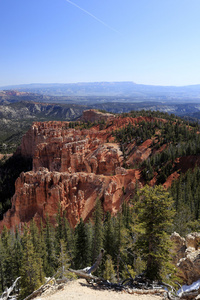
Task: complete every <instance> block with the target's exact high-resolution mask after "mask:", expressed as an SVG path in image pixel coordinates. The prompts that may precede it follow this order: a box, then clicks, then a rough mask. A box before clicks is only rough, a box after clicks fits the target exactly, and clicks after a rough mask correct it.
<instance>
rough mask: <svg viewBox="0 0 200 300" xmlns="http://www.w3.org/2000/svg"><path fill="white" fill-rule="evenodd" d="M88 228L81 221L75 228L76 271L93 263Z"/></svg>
mask: <svg viewBox="0 0 200 300" xmlns="http://www.w3.org/2000/svg"><path fill="white" fill-rule="evenodd" d="M89 250H90V244H89V235H88V226H87V224H85V223H84V222H83V220H82V219H80V222H79V223H78V225H77V226H76V228H75V257H74V264H75V268H76V269H83V268H85V267H86V266H89V265H90V263H91V253H90V251H89Z"/></svg>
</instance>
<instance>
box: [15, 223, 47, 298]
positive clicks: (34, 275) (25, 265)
mask: <svg viewBox="0 0 200 300" xmlns="http://www.w3.org/2000/svg"><path fill="white" fill-rule="evenodd" d="M22 240H23V256H22V264H21V268H20V274H21V290H20V298H21V299H23V298H25V297H26V296H28V295H29V294H31V293H32V292H33V291H34V290H36V289H37V288H39V287H40V285H41V284H42V283H43V282H44V273H43V267H42V260H41V259H40V258H38V255H37V254H36V253H35V251H34V246H33V244H32V241H31V237H30V233H29V232H28V229H27V227H25V228H24V235H23V238H22Z"/></svg>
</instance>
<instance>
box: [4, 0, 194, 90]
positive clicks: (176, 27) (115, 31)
mask: <svg viewBox="0 0 200 300" xmlns="http://www.w3.org/2000/svg"><path fill="white" fill-rule="evenodd" d="M71 2H73V3H74V4H76V5H77V6H79V7H77V6H75V5H73V4H72V3H70V1H69V2H68V1H67V0H33V1H31V0H0V12H1V17H0V37H1V46H0V70H1V72H0V86H4V85H10V84H23V83H68V82H94V81H134V82H136V83H143V84H152V85H188V84H200V17H199V13H200V0H123V1H122V0H72V1H71Z"/></svg>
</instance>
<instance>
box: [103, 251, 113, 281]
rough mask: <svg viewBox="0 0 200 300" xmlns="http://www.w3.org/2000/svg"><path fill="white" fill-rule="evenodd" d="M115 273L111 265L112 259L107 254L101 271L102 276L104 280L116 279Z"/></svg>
mask: <svg viewBox="0 0 200 300" xmlns="http://www.w3.org/2000/svg"><path fill="white" fill-rule="evenodd" d="M115 277H116V274H115V269H114V265H113V261H112V258H111V256H110V255H107V258H106V261H105V270H104V272H103V278H104V279H106V280H109V281H111V282H115V281H116V278H115Z"/></svg>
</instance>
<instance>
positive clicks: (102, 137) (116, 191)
mask: <svg viewBox="0 0 200 300" xmlns="http://www.w3.org/2000/svg"><path fill="white" fill-rule="evenodd" d="M89 114H91V111H90V112H89ZM93 117H94V112H92V118H93ZM101 117H102V114H101ZM107 117H108V118H107ZM106 118H107V119H106V120H107V121H106V122H107V123H106V126H104V129H102V130H101V129H100V126H101V124H96V125H94V126H93V127H92V128H89V129H83V128H80V126H78V127H77V128H73V129H72V128H69V123H68V122H56V121H52V122H36V123H34V124H33V125H32V127H31V128H30V130H29V131H28V132H27V134H26V135H25V136H24V137H23V139H22V144H21V148H20V153H21V154H22V155H23V156H25V157H32V158H33V170H32V171H31V172H27V173H22V174H21V176H20V177H19V178H18V179H17V181H16V184H15V194H14V196H13V198H12V208H11V209H10V210H9V211H8V212H7V213H6V214H5V215H4V219H3V221H1V222H0V230H2V228H3V225H6V226H7V227H9V228H12V227H14V226H16V225H19V224H20V223H24V222H29V221H30V220H31V219H32V218H35V220H36V221H38V222H39V220H40V218H42V219H43V220H44V219H45V218H46V216H47V215H48V216H49V218H50V220H51V222H52V223H55V222H56V214H57V211H58V204H59V203H60V204H61V207H62V210H63V211H65V212H66V216H67V218H68V220H69V222H70V223H71V224H72V225H73V226H74V225H75V224H76V223H77V222H78V221H79V220H80V218H81V217H82V218H83V220H87V219H88V218H90V217H91V216H92V212H93V210H94V205H95V201H96V199H97V198H100V199H101V201H102V205H103V209H104V211H110V212H111V213H114V214H115V213H116V212H117V211H118V210H119V208H120V207H121V204H122V202H123V201H124V200H125V201H128V200H129V199H130V198H131V197H132V196H133V195H134V193H135V185H136V181H137V182H138V184H139V185H140V186H141V183H140V171H139V170H137V169H135V170H133V169H132V170H131V169H129V170H127V169H124V168H123V167H122V166H123V163H124V157H123V154H122V152H121V150H120V146H119V145H118V144H117V143H115V142H114V137H113V136H112V131H113V130H115V129H116V128H120V127H122V126H124V125H125V124H127V122H128V123H129V122H132V123H133V124H134V123H137V120H135V119H134V118H129V119H130V120H127V119H126V118H114V117H111V118H110V115H109V116H106ZM100 120H101V119H100ZM148 152H149V151H147V154H146V153H145V156H144V157H145V158H146V157H147V156H148ZM141 153H143V151H142V149H141V151H138V158H139V159H141V156H142V155H141ZM135 156H137V153H136V154H135ZM136 158H137V157H136Z"/></svg>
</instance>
